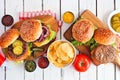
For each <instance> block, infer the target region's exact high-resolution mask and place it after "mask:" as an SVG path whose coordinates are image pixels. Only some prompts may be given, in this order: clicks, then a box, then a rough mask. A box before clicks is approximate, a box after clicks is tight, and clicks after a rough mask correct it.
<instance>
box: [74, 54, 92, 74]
mask: <svg viewBox="0 0 120 80" xmlns="http://www.w3.org/2000/svg"><path fill="white" fill-rule="evenodd" d="M90 64H91V62H90V58H89V57H87V56H86V55H85V54H78V55H77V56H76V58H75V61H74V62H73V66H74V68H75V69H76V70H77V71H78V72H85V71H86V70H87V69H88V68H89V67H90Z"/></svg>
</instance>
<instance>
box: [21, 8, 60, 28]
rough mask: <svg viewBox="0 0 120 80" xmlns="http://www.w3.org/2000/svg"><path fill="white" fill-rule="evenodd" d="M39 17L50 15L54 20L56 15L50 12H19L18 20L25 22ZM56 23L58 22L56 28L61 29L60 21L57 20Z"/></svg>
mask: <svg viewBox="0 0 120 80" xmlns="http://www.w3.org/2000/svg"><path fill="white" fill-rule="evenodd" d="M40 15H51V16H53V17H54V18H55V19H56V13H54V12H52V11H50V10H44V11H32V12H19V20H25V19H29V18H31V17H35V16H40ZM57 22H58V26H59V27H61V26H62V21H61V20H57Z"/></svg>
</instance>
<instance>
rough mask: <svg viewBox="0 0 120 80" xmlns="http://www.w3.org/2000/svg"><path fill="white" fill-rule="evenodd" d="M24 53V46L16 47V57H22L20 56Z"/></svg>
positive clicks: (14, 51) (14, 50)
mask: <svg viewBox="0 0 120 80" xmlns="http://www.w3.org/2000/svg"><path fill="white" fill-rule="evenodd" d="M22 52H23V48H22V46H16V47H14V48H13V53H14V54H16V55H20V54H22Z"/></svg>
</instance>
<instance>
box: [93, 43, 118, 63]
mask: <svg viewBox="0 0 120 80" xmlns="http://www.w3.org/2000/svg"><path fill="white" fill-rule="evenodd" d="M94 57H95V58H96V60H98V61H99V62H100V63H108V62H112V61H114V59H115V57H116V49H115V48H114V47H112V46H110V45H107V46H106V45H100V46H98V47H97V48H96V49H95V52H94Z"/></svg>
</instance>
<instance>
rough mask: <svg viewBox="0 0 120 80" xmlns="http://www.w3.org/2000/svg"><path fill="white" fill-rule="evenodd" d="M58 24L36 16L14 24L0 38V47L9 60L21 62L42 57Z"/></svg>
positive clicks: (49, 19) (47, 17) (50, 18)
mask: <svg viewBox="0 0 120 80" xmlns="http://www.w3.org/2000/svg"><path fill="white" fill-rule="evenodd" d="M57 31H58V24H57V21H56V19H55V18H54V17H52V16H49V15H46V16H44V15H43V16H37V17H33V18H31V19H27V20H23V21H19V22H17V23H15V24H14V25H13V26H12V28H11V29H9V30H7V31H6V32H4V33H3V34H2V35H1V36H0V46H1V48H2V51H3V52H4V54H5V56H6V57H7V58H8V59H9V60H13V61H23V60H26V59H35V58H38V57H40V56H41V55H43V54H44V53H45V52H46V50H47V47H48V46H49V45H50V43H51V42H52V41H54V39H55V37H56V34H57Z"/></svg>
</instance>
